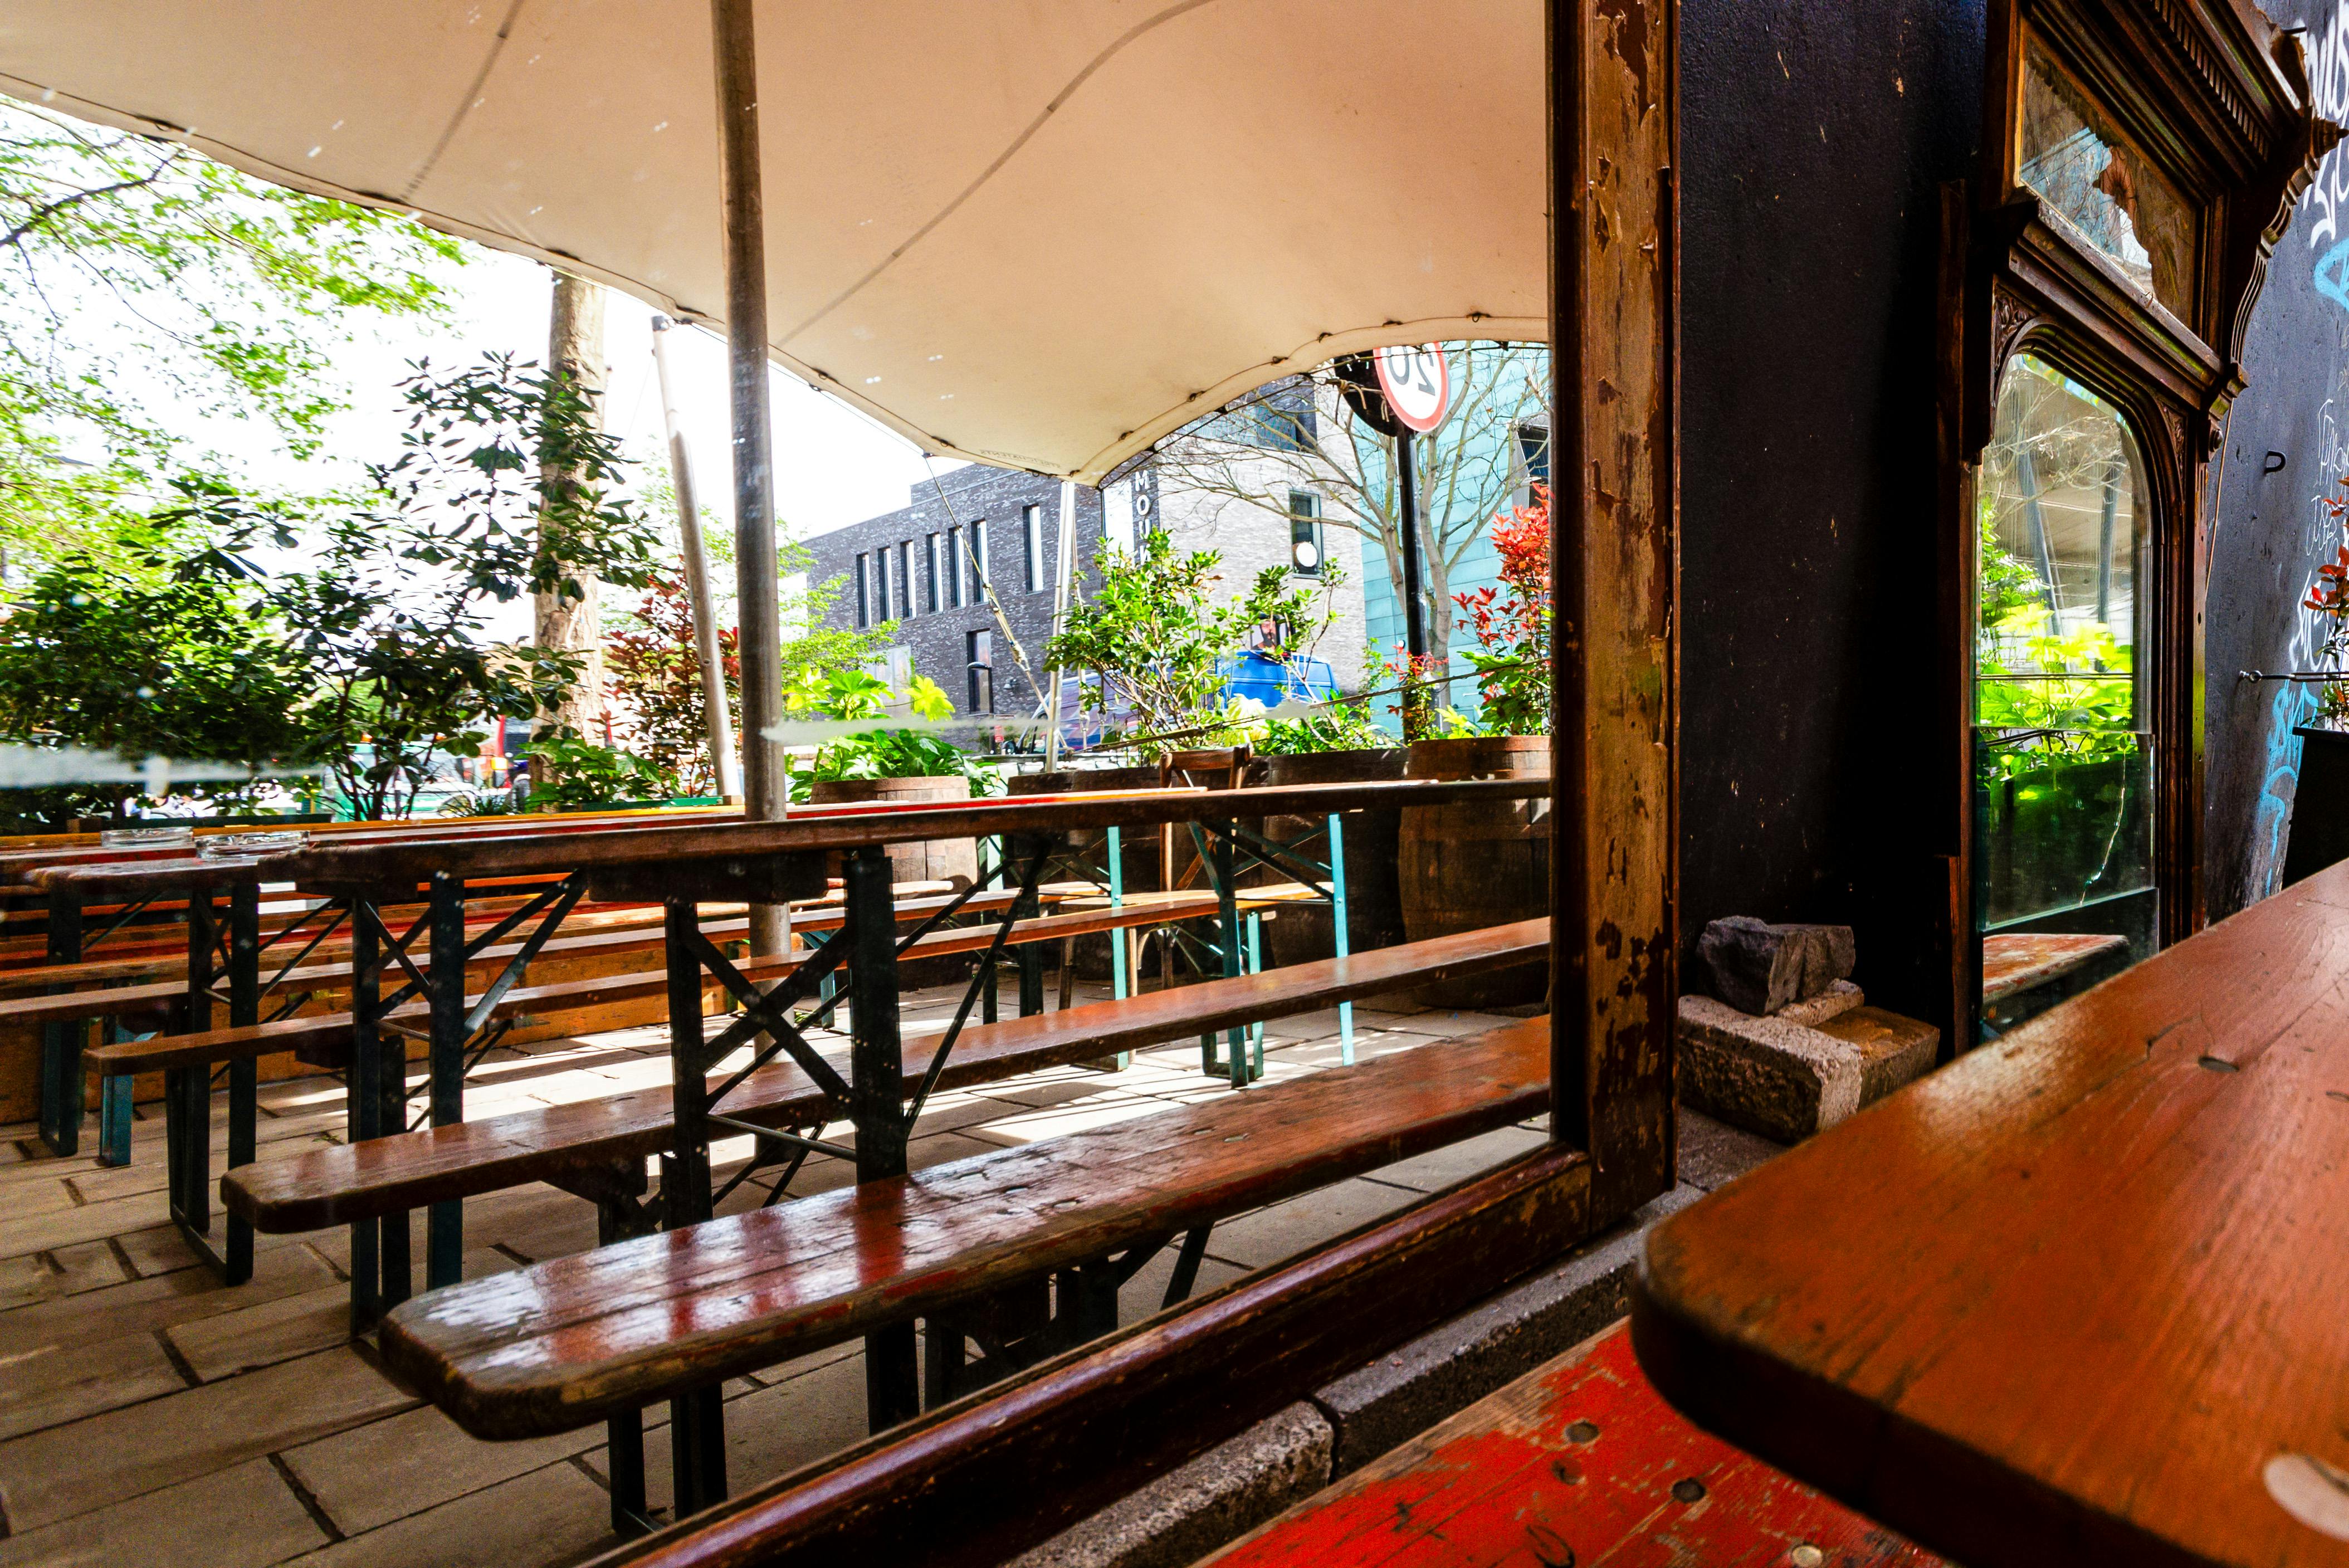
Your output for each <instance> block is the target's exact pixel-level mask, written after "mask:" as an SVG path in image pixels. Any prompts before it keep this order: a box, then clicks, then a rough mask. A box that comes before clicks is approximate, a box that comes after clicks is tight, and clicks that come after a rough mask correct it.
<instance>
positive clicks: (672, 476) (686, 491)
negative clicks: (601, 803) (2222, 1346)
mask: <svg viewBox="0 0 2349 1568" xmlns="http://www.w3.org/2000/svg"><path fill="white" fill-rule="evenodd" d="M676 325H677V323H675V322H673V321H671V320H670V319H669V318H668V317H667V316H665V315H660V314H659V313H658V312H655V313H654V315H653V371H654V374H655V375H657V377H659V378H660V395H661V419H662V422H663V423H665V424H666V425H667V427H668V474H669V488H670V489H671V490H674V491H675V492H676V494H677V532H678V548H679V550H680V551H681V552H682V553H683V554H684V556H685V589H686V595H687V599H688V603H690V604H691V605H692V607H693V647H694V655H695V657H696V659H697V660H698V662H699V664H700V665H701V711H702V719H703V727H704V728H706V729H707V730H708V731H709V766H710V768H711V769H712V770H713V771H714V772H716V774H717V775H718V794H719V799H723V800H726V801H729V802H733V803H739V802H740V800H741V799H742V765H741V762H740V759H739V758H737V757H736V756H735V752H734V715H733V713H732V711H731V710H730V708H729V707H728V706H727V701H726V665H725V661H724V659H723V657H722V655H720V654H719V647H718V612H717V606H716V604H715V603H713V602H712V595H711V593H710V592H709V551H707V550H705V549H704V548H703V547H702V542H701V509H700V507H699V506H698V505H697V504H696V502H695V499H694V493H693V461H692V457H691V454H689V453H688V451H687V450H686V446H685V429H684V427H683V426H682V425H681V424H680V423H679V422H678V417H677V396H676V394H675V393H674V392H673V391H672V390H671V389H670V385H669V376H668V335H669V331H670V329H671V328H673V327H675V326H676Z"/></svg>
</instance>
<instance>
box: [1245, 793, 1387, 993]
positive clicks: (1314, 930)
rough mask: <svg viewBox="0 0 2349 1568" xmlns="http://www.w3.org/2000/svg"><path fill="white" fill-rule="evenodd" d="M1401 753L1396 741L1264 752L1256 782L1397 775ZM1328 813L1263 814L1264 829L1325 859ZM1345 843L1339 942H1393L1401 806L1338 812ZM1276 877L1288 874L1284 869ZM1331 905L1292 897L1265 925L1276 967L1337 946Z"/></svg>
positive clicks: (1362, 948) (1360, 947) (1358, 948)
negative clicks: (1300, 752)
mask: <svg viewBox="0 0 2349 1568" xmlns="http://www.w3.org/2000/svg"><path fill="white" fill-rule="evenodd" d="M1407 756H1408V753H1406V752H1405V751H1404V750H1403V748H1402V747H1399V746H1397V747H1386V748H1378V749H1373V750H1363V751H1317V752H1309V753H1307V754H1306V755H1304V756H1301V757H1268V758H1264V759H1263V762H1262V763H1261V766H1262V768H1263V769H1264V779H1263V783H1264V784H1265V785H1266V786H1267V787H1268V788H1273V789H1278V788H1281V787H1284V786H1289V785H1299V784H1356V783H1362V782H1366V781H1370V780H1376V779H1401V778H1402V777H1403V767H1404V762H1405V758H1406V757H1407ZM1329 825H1330V820H1329V819H1328V818H1327V817H1267V818H1266V819H1265V820H1264V836H1265V838H1266V840H1267V841H1269V842H1272V843H1276V844H1299V845H1301V846H1302V847H1301V848H1300V849H1299V853H1300V854H1302V855H1303V856H1304V857H1305V858H1306V859H1308V860H1310V861H1315V862H1317V863H1322V864H1326V863H1327V862H1328V861H1329V859H1330V846H1329V844H1328V843H1327V842H1326V841H1324V839H1323V837H1322V835H1323V834H1324V833H1326V832H1327V830H1328V829H1329ZM1341 831H1342V834H1343V837H1344V839H1345V844H1346V947H1347V950H1348V951H1349V952H1351V953H1368V952H1370V951H1371V949H1372V948H1376V947H1392V946H1393V945H1394V944H1397V943H1399V942H1401V941H1402V939H1403V926H1402V884H1401V882H1400V881H1399V880H1398V876H1397V861H1398V860H1399V858H1400V840H1401V836H1402V812H1401V811H1396V810H1389V811H1353V812H1350V813H1348V814H1347V815H1346V816H1345V817H1344V819H1343V820H1342V826H1341ZM1278 880H1280V881H1282V882H1288V881H1291V880H1294V879H1292V878H1291V877H1289V876H1288V874H1287V873H1283V874H1282V875H1281V876H1280V877H1279V879H1278ZM1332 927H1333V922H1332V921H1331V919H1330V906H1329V905H1327V904H1321V903H1304V904H1291V905H1288V906H1287V907H1285V908H1283V909H1281V910H1280V911H1279V912H1278V913H1277V914H1276V915H1275V916H1274V917H1273V919H1272V920H1271V921H1270V922H1268V923H1267V924H1266V926H1265V937H1266V940H1267V942H1268V944H1269V945H1270V947H1271V949H1272V952H1271V954H1270V956H1271V961H1272V962H1273V963H1274V964H1275V965H1278V966H1280V967H1283V968H1286V967H1287V966H1288V965H1291V964H1307V963H1310V962H1312V961H1313V960H1315V959H1317V958H1328V957H1330V956H1331V955H1332V954H1335V953H1336V952H1337V951H1338V944H1336V943H1335V942H1334V941H1332V940H1331V933H1332Z"/></svg>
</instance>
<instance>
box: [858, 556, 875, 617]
mask: <svg viewBox="0 0 2349 1568" xmlns="http://www.w3.org/2000/svg"><path fill="white" fill-rule="evenodd" d="M866 560H867V557H865V556H863V555H859V556H858V557H857V558H856V624H857V625H858V626H859V627H860V628H861V627H864V626H869V625H871V624H873V601H872V599H871V597H870V595H869V593H868V590H867V586H866V581H865V573H864V566H865V562H866Z"/></svg>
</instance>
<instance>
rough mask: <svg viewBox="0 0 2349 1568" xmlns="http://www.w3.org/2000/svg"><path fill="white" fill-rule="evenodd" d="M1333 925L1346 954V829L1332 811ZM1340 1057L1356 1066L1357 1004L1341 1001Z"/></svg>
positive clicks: (1341, 951) (1341, 953)
mask: <svg viewBox="0 0 2349 1568" xmlns="http://www.w3.org/2000/svg"><path fill="white" fill-rule="evenodd" d="M1330 930H1331V932H1332V934H1333V937H1332V940H1333V942H1334V943H1335V951H1336V953H1337V955H1338V956H1339V957H1340V958H1343V957H1345V956H1346V953H1347V947H1346V830H1345V829H1344V828H1342V827H1340V826H1339V818H1338V813H1337V812H1335V811H1332V812H1330ZM1338 1060H1339V1062H1340V1064H1341V1065H1343V1066H1346V1067H1352V1066H1353V1065H1354V1005H1353V1004H1352V1003H1351V1002H1340V1003H1339V1004H1338Z"/></svg>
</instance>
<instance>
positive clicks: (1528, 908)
mask: <svg viewBox="0 0 2349 1568" xmlns="http://www.w3.org/2000/svg"><path fill="white" fill-rule="evenodd" d="M1493 546H1494V550H1495V553H1496V554H1497V555H1498V556H1499V557H1500V572H1499V576H1500V579H1501V580H1500V582H1499V583H1497V584H1496V585H1494V586H1490V587H1485V588H1479V589H1476V590H1475V591H1474V592H1472V593H1460V594H1456V595H1454V600H1453V602H1454V603H1456V604H1458V605H1459V606H1460V608H1461V609H1462V610H1463V611H1464V612H1465V613H1466V614H1467V617H1468V624H1469V627H1470V630H1471V631H1472V632H1473V633H1474V634H1475V639H1476V649H1475V652H1473V653H1470V654H1469V655H1467V656H1468V661H1469V663H1470V664H1471V665H1474V666H1475V668H1476V671H1477V682H1476V688H1477V697H1478V703H1477V713H1476V716H1475V717H1474V718H1473V719H1472V718H1469V717H1465V716H1463V715H1461V714H1458V713H1449V714H1447V716H1446V717H1447V721H1448V725H1449V729H1450V733H1448V734H1446V735H1444V736H1441V737H1438V738H1433V739H1426V740H1414V741H1413V742H1412V745H1411V757H1410V760H1409V762H1408V764H1407V765H1406V769H1405V771H1406V774H1407V776H1408V777H1410V778H1413V779H1500V778H1525V777H1530V778H1538V779H1547V778H1548V777H1549V772H1550V755H1549V739H1548V736H1549V680H1550V620H1551V612H1550V579H1549V494H1548V492H1547V490H1545V489H1544V488H1543V487H1541V486H1538V485H1537V486H1536V487H1535V488H1534V495H1533V504H1532V505H1530V506H1525V507H1518V508H1516V509H1515V510H1514V511H1512V512H1511V513H1510V514H1509V515H1508V516H1506V517H1501V516H1495V518H1494V519H1493ZM1549 839H1550V820H1549V802H1548V801H1547V800H1540V799H1537V800H1506V801H1495V802H1491V803H1488V804H1474V805H1467V804H1463V805H1452V806H1414V807H1411V808H1409V809H1407V810H1404V811H1403V813H1402V832H1401V834H1400V838H1399V845H1398V848H1399V854H1398V857H1397V859H1398V861H1399V864H1400V880H1401V883H1402V922H1403V930H1404V931H1405V933H1406V934H1408V935H1409V936H1410V937H1411V939H1412V940H1413V941H1414V942H1418V941H1423V940H1424V939H1426V938H1429V937H1433V936H1448V935H1451V934H1454V933H1456V932H1462V931H1475V930H1479V929H1481V928H1483V927H1485V926H1488V925H1502V924H1506V923H1510V922H1513V921H1519V920H1533V919H1537V918H1539V917H1540V916H1541V915H1543V914H1545V913H1548V910H1549V854H1550V844H1549ZM1546 986H1547V975H1546V974H1545V973H1543V972H1542V971H1541V970H1538V969H1516V970H1507V971H1504V972H1502V973H1501V974H1498V975H1489V976H1483V977H1480V978H1477V979H1473V980H1462V981H1447V982H1445V983H1444V984H1443V985H1433V986H1427V987H1423V988H1422V990H1421V991H1420V993H1419V995H1420V999H1421V1000H1422V1001H1423V1002H1425V1003H1426V1004H1427V1005H1429V1006H1447V1007H1491V1006H1507V1005H1515V1004H1522V1003H1527V1002H1536V1001H1539V1000H1540V999H1541V996H1542V994H1543V991H1544V989H1545V988H1546Z"/></svg>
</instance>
